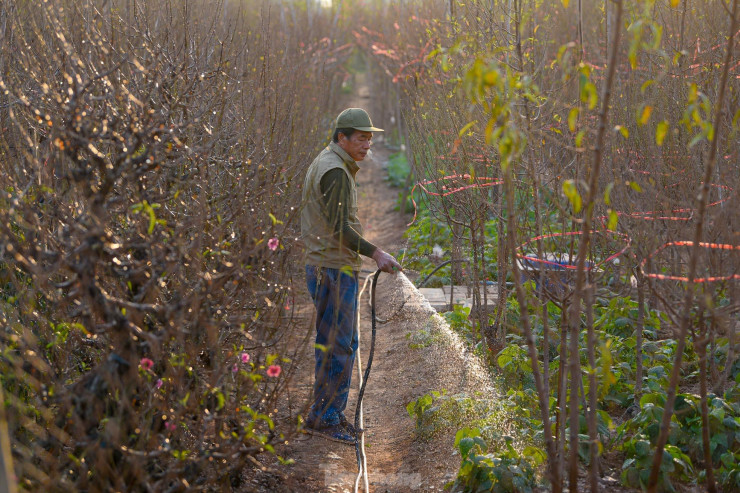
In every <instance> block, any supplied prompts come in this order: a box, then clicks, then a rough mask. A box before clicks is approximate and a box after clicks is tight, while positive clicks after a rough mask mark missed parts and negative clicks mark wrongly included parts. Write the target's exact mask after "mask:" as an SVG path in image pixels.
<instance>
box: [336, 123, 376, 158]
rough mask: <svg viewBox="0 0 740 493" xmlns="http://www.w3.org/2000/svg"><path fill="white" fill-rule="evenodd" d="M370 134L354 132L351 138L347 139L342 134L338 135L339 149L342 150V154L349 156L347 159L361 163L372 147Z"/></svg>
mask: <svg viewBox="0 0 740 493" xmlns="http://www.w3.org/2000/svg"><path fill="white" fill-rule="evenodd" d="M372 138H373V133H372V132H363V131H362V130H355V131H354V133H353V134H352V136H351V137H349V138H348V137H347V136H346V135H344V134H343V133H340V134H339V142H337V144H339V147H341V148H342V149H344V152H346V153H347V154H349V157H351V158H352V159H354V160H355V161H362V160H363V159H365V156H367V151H369V150H370V146H371V145H372V142H371V141H372Z"/></svg>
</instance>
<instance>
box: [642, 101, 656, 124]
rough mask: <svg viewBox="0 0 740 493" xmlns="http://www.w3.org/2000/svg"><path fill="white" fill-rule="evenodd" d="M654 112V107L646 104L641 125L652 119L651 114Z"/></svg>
mask: <svg viewBox="0 0 740 493" xmlns="http://www.w3.org/2000/svg"><path fill="white" fill-rule="evenodd" d="M652 113H653V107H652V106H650V105H646V106H645V107H644V108H643V109H642V115H640V125H645V124H646V123H647V122H648V120H650V115H652Z"/></svg>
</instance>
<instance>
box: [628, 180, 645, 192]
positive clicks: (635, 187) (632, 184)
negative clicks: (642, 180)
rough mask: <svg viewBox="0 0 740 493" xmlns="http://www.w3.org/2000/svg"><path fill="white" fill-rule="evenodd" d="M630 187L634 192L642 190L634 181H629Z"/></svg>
mask: <svg viewBox="0 0 740 493" xmlns="http://www.w3.org/2000/svg"><path fill="white" fill-rule="evenodd" d="M629 185H630V188H631V189H632V190H634V191H635V192H642V187H640V184H639V183H637V182H636V181H631V182H629Z"/></svg>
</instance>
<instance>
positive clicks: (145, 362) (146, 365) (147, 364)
mask: <svg viewBox="0 0 740 493" xmlns="http://www.w3.org/2000/svg"><path fill="white" fill-rule="evenodd" d="M139 366H140V367H141V369H142V370H144V371H149V370H151V369H152V366H154V361H152V360H150V359H149V358H141V361H139Z"/></svg>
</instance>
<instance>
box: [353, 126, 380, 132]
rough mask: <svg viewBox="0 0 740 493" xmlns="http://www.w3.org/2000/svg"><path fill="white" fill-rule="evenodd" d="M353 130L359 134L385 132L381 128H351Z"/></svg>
mask: <svg viewBox="0 0 740 493" xmlns="http://www.w3.org/2000/svg"><path fill="white" fill-rule="evenodd" d="M352 128H354V129H355V130H359V131H360V132H385V130H383V129H382V128H376V127H352Z"/></svg>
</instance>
